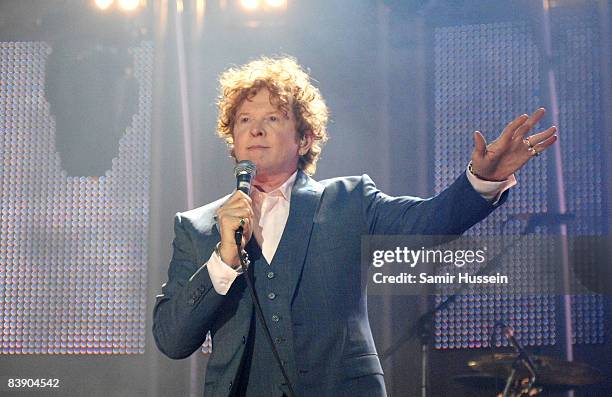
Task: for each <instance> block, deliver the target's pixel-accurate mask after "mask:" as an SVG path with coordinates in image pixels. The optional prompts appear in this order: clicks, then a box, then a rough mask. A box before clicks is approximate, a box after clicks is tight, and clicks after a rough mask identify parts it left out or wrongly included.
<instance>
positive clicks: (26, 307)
mask: <svg viewBox="0 0 612 397" xmlns="http://www.w3.org/2000/svg"><path fill="white" fill-rule="evenodd" d="M58 45H59V44H58ZM52 50H53V49H52V47H51V45H49V44H46V43H43V42H19V43H15V42H2V43H0V115H1V117H0V134H1V136H0V164H1V173H0V191H1V192H2V196H1V199H0V200H1V202H0V203H1V210H0V211H1V212H0V220H1V223H0V316H1V317H0V320H1V326H0V338H1V342H0V352H2V353H3V354H25V353H35V354H36V353H38V354H45V353H53V354H56V353H63V354H84V353H85V354H133V353H143V352H144V346H145V315H146V312H145V307H146V304H145V303H146V302H145V298H146V277H147V252H148V251H147V250H148V247H147V238H148V228H149V184H150V166H149V163H150V141H151V136H150V119H151V88H152V81H151V78H152V65H153V49H152V46H151V44H150V43H142V44H141V45H140V46H138V47H135V48H131V49H130V50H129V54H130V57H131V59H130V63H131V64H132V65H133V66H132V67H131V71H132V72H133V76H134V77H135V79H136V81H137V82H138V84H137V85H138V90H137V92H138V94H137V99H136V100H137V106H136V107H135V108H136V109H137V111H136V112H135V113H134V114H133V115H132V117H131V121H130V122H129V124H128V126H127V128H124V133H123V135H122V136H121V137H120V138H119V144H118V156H117V157H115V158H114V159H112V163H109V164H108V169H107V171H106V172H105V173H104V174H103V175H97V176H81V177H79V176H69V175H68V173H67V172H66V171H65V170H64V169H63V168H62V161H61V160H62V159H61V157H60V154H59V153H58V150H57V148H56V138H57V134H58V128H57V127H56V122H55V120H56V118H55V116H54V114H52V113H51V112H50V109H51V108H50V105H49V102H48V98H46V93H45V73H46V63H47V60H48V57H49V55H50V54H51V52H52ZM76 89H78V90H87V89H88V86H87V85H83V86H82V87H77V88H76ZM76 93H77V92H76V91H75V92H74V94H75V95H76ZM57 106H61V104H57V103H56V104H55V107H56V108H57ZM83 106H85V104H83ZM109 106H112V104H109ZM71 111H72V112H76V113H79V112H83V111H84V108H83V107H81V106H78V105H77V106H75V108H74V109H71ZM83 133H92V131H83ZM102 133H104V132H102ZM107 139H112V137H107Z"/></svg>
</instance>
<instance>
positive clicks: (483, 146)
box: [474, 131, 487, 157]
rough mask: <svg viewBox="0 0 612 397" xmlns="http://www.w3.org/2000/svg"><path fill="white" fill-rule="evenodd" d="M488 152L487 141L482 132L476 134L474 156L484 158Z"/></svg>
mask: <svg viewBox="0 0 612 397" xmlns="http://www.w3.org/2000/svg"><path fill="white" fill-rule="evenodd" d="M486 152H487V141H486V139H485V137H484V136H483V135H482V134H481V133H480V131H475V132H474V154H475V155H476V156H478V157H484V156H485V154H486Z"/></svg>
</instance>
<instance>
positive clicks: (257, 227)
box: [204, 170, 516, 295]
mask: <svg viewBox="0 0 612 397" xmlns="http://www.w3.org/2000/svg"><path fill="white" fill-rule="evenodd" d="M466 174H467V178H468V180H469V181H470V183H471V184H472V186H473V187H474V190H476V191H477V192H478V193H479V194H480V195H481V196H482V197H483V198H485V199H486V200H488V201H491V202H493V203H494V204H495V203H497V201H499V198H500V196H501V195H502V193H503V192H505V191H506V190H508V189H510V188H511V187H512V186H514V185H516V178H515V177H514V175H510V177H509V178H508V179H506V180H505V181H501V182H490V181H484V180H482V179H480V178H478V177H477V176H476V175H474V174H472V173H471V172H470V171H469V170H466ZM296 177H297V171H296V172H294V173H293V174H292V175H291V176H290V177H289V179H287V180H286V181H285V182H284V183H283V184H282V185H280V186H279V187H277V188H276V189H274V190H273V191H271V192H268V193H265V192H262V191H261V190H259V189H257V188H256V187H254V188H253V189H252V191H251V198H252V199H253V212H254V214H255V216H254V218H255V219H254V227H253V234H254V236H255V238H256V239H257V242H258V243H259V246H260V247H261V251H262V254H263V256H264V258H266V260H267V261H268V263H272V258H274V253H275V252H276V249H277V248H278V244H279V243H280V239H281V237H282V234H283V231H284V230H285V225H286V224H287V218H288V217H289V203H290V202H291V190H292V189H293V184H294V183H295V178H296ZM204 266H206V268H207V269H208V274H209V275H210V279H211V281H212V284H213V287H214V288H215V291H217V293H218V294H220V295H225V294H227V291H229V289H230V287H231V286H232V283H233V282H234V280H235V279H236V277H238V276H239V275H240V274H242V270H241V269H239V270H234V269H233V268H232V267H231V266H229V265H227V264H226V263H225V262H223V261H222V260H221V257H220V256H219V255H217V253H216V252H213V253H212V255H211V256H210V259H209V260H208V262H206V264H205V265H204Z"/></svg>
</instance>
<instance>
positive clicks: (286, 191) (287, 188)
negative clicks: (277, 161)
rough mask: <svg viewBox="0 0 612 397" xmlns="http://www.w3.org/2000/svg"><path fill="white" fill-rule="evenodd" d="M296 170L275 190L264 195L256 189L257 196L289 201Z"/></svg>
mask: <svg viewBox="0 0 612 397" xmlns="http://www.w3.org/2000/svg"><path fill="white" fill-rule="evenodd" d="M297 173H298V172H297V170H296V171H295V172H294V173H293V174H291V176H290V177H289V178H287V180H286V181H285V182H283V184H282V185H280V186H279V187H277V188H276V189H274V190H272V191H270V192H268V193H265V192H262V191H261V190H259V189H257V188H256V189H257V192H258V193H259V194H262V195H263V197H266V196H281V197H283V198H284V199H285V200H287V201H289V202H290V201H291V191H292V190H293V185H294V184H295V179H296V178H297Z"/></svg>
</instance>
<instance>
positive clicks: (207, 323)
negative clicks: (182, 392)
mask: <svg viewBox="0 0 612 397" xmlns="http://www.w3.org/2000/svg"><path fill="white" fill-rule="evenodd" d="M174 234H175V237H174V241H173V243H172V245H173V253H172V260H171V261H170V265H169V268H168V282H167V283H165V284H163V285H162V293H161V295H158V296H157V297H156V303H155V308H154V309H153V336H154V338H155V343H156V344H157V347H158V348H159V349H160V350H161V351H162V352H163V353H164V354H165V355H167V356H168V357H170V358H174V359H180V358H185V357H188V356H189V355H191V354H192V353H193V352H194V351H195V350H197V349H198V347H199V346H201V345H202V343H203V342H204V340H205V338H206V333H207V332H208V331H209V330H210V328H211V324H212V322H213V319H214V315H215V312H216V311H217V309H218V308H219V307H220V306H221V305H222V304H223V302H224V298H225V297H224V296H223V295H219V294H217V292H216V291H215V290H214V288H213V284H212V281H211V279H210V276H209V274H208V270H207V269H206V265H205V264H203V265H201V266H198V264H197V262H196V261H197V255H196V253H195V247H194V243H193V241H192V239H191V237H190V234H189V233H188V232H187V230H186V225H185V222H184V219H183V218H182V217H181V215H180V214H177V215H176V216H175V218H174ZM211 252H212V249H211Z"/></svg>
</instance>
